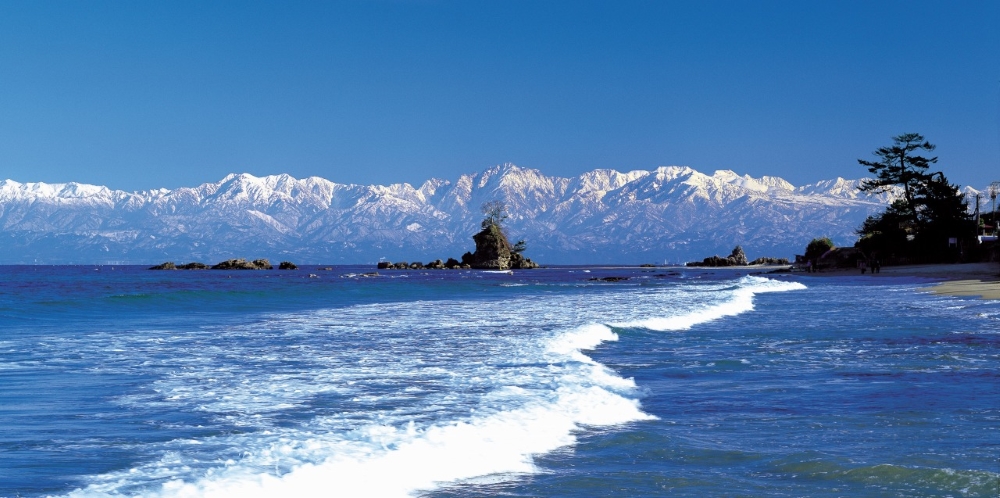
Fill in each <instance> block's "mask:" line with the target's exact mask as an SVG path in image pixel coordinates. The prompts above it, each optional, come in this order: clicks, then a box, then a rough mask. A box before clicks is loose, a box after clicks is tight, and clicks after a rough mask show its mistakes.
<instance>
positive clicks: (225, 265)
mask: <svg viewBox="0 0 1000 498" xmlns="http://www.w3.org/2000/svg"><path fill="white" fill-rule="evenodd" d="M273 268H274V267H273V266H271V262H270V261H268V260H266V259H255V260H253V261H247V260H245V259H243V258H240V259H227V260H225V261H223V262H221V263H219V264H217V265H214V266H212V269H213V270H271V269H273Z"/></svg>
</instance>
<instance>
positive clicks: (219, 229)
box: [0, 163, 892, 263]
mask: <svg viewBox="0 0 1000 498" xmlns="http://www.w3.org/2000/svg"><path fill="white" fill-rule="evenodd" d="M859 182H860V180H845V179H842V178H837V179H835V180H827V181H823V182H817V183H815V184H812V185H806V186H802V187H795V186H793V185H791V184H790V183H788V182H786V181H785V180H783V179H781V178H777V177H768V176H764V177H761V178H753V177H750V176H749V175H739V174H737V173H736V172H734V171H731V170H718V171H715V172H713V174H712V175H710V176H709V175H706V174H703V173H701V172H699V171H697V170H695V169H693V168H691V167H688V166H663V167H659V168H656V169H655V170H653V171H645V170H635V171H629V172H627V173H623V172H619V171H616V170H613V169H599V170H593V171H588V172H586V173H583V174H581V175H578V176H576V177H573V178H563V177H556V176H546V175H545V174H543V173H542V172H541V171H539V170H537V169H531V168H521V167H519V166H517V165H514V164H511V163H504V164H500V165H496V166H494V167H491V168H488V169H486V170H484V171H482V172H479V173H474V174H468V175H462V176H460V177H459V178H458V179H456V180H454V181H449V180H443V179H430V180H427V181H425V182H424V183H423V184H422V185H421V186H420V187H419V188H414V187H413V186H411V185H410V184H408V183H399V184H393V185H386V186H382V185H350V184H338V183H334V182H331V181H329V180H326V179H323V178H319V177H310V178H306V179H301V180H300V179H296V178H294V177H292V176H290V175H287V174H279V175H269V176H263V177H257V176H254V175H251V174H249V173H240V174H230V175H226V176H225V177H224V178H222V179H221V180H220V181H218V182H211V183H204V184H202V185H199V186H197V187H185V188H178V189H174V190H168V189H157V190H150V191H144V192H123V191H113V190H110V189H108V188H107V187H100V186H94V185H85V184H80V183H66V184H44V183H29V184H21V183H18V182H15V181H13V180H6V181H3V182H0V227H2V228H0V229H2V230H3V234H4V235H5V237H3V238H0V258H6V260H2V261H3V262H34V261H38V262H96V261H119V262H120V261H134V262H137V263H147V262H162V261H165V260H207V261H212V260H216V259H223V258H228V257H236V256H248V257H258V256H269V257H272V258H275V259H277V258H284V259H293V258H296V259H299V260H300V261H303V262H331V263H332V262H337V261H343V262H363V261H368V260H373V259H377V258H378V257H381V256H386V257H389V258H390V259H393V258H400V259H407V258H409V259H413V258H423V259H433V258H438V257H448V256H456V257H457V256H459V255H461V254H462V253H463V252H465V251H467V250H469V249H470V248H471V240H470V236H471V234H472V233H473V232H474V230H475V229H476V227H477V226H478V224H479V221H480V219H481V213H480V212H479V207H480V206H481V205H482V204H483V203H484V202H486V201H490V200H502V201H504V202H505V203H506V204H507V206H508V208H509V211H510V215H511V218H510V219H509V220H508V230H509V232H510V234H511V236H512V237H516V238H518V239H521V238H523V239H526V240H528V241H529V245H530V247H531V251H532V258H533V259H536V260H539V261H542V262H546V261H549V262H551V263H559V262H566V263H572V262H576V263H583V262H591V263H599V262H640V261H650V260H651V261H662V260H663V259H670V260H673V261H683V260H687V259H700V258H703V257H705V256H706V255H711V254H714V253H720V254H721V253H728V251H729V250H731V249H732V246H734V245H736V244H741V245H743V247H744V248H745V249H746V250H747V251H748V252H750V253H751V254H758V255H763V254H766V255H770V256H790V255H791V254H793V253H794V252H795V251H801V246H803V245H804V243H805V242H808V240H811V239H812V238H813V237H815V236H817V235H827V236H831V237H833V238H834V240H835V241H836V242H838V243H841V244H844V243H851V242H852V241H853V236H854V235H853V230H854V228H855V227H856V226H857V225H859V224H860V222H861V221H862V220H863V219H864V217H865V216H867V215H868V214H869V213H872V212H875V211H876V210H879V209H882V208H883V207H884V206H885V204H886V203H887V202H889V201H891V199H892V195H891V194H880V195H876V196H870V195H867V194H864V193H859V192H858V191H857V185H858V183H859Z"/></svg>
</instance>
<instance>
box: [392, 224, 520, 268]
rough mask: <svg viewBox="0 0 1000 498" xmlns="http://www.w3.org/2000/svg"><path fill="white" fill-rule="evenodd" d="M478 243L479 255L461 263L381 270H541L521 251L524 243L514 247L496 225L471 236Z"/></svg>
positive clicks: (436, 262)
mask: <svg viewBox="0 0 1000 498" xmlns="http://www.w3.org/2000/svg"><path fill="white" fill-rule="evenodd" d="M472 240H474V241H475V242H476V252H474V253H472V252H467V253H465V254H463V255H462V260H461V261H459V260H457V259H455V258H448V260H447V261H441V260H440V259H436V260H434V261H431V262H430V263H427V264H421V263H412V264H408V263H407V262H405V261H401V262H399V263H392V262H389V261H379V263H378V269H379V270H407V269H410V270H421V269H424V270H443V269H446V268H447V269H449V270H455V269H460V268H477V269H483V270H518V269H529V268H538V263H535V262H534V261H532V260H530V259H528V258H525V257H524V256H523V255H522V254H521V251H522V250H524V244H523V242H521V243H518V245H517V246H511V244H510V242H509V241H508V240H507V237H506V236H505V235H504V233H503V231H502V230H501V229H500V227H499V226H497V225H495V224H493V225H489V226H487V227H486V228H484V229H483V231H481V232H479V233H477V234H476V235H473V236H472Z"/></svg>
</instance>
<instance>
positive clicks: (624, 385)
mask: <svg viewBox="0 0 1000 498" xmlns="http://www.w3.org/2000/svg"><path fill="white" fill-rule="evenodd" d="M368 271H371V269H370V268H364V267H333V268H332V269H330V270H326V269H324V268H319V267H306V268H303V269H300V270H296V271H257V272H253V271H251V272H223V271H176V272H169V271H168V272H157V271H148V270H145V269H142V268H137V267H110V266H100V267H90V266H72V267H38V266H24V267H0V496H73V497H91V496H241V497H249V496H350V497H354V496H429V497H452V496H454V497H468V496H699V497H700V496H998V495H1000V430H998V429H1000V303H997V302H993V301H983V300H977V299H972V298H953V297H942V296H936V295H932V294H929V293H926V292H922V291H920V290H919V289H920V288H921V287H923V286H926V285H927V284H928V283H929V281H926V280H916V279H901V278H889V277H875V278H873V277H870V276H868V277H867V278H865V277H862V276H858V277H850V278H836V279H831V278H814V277H813V278H811V277H810V276H805V275H802V276H789V275H747V274H745V273H737V272H734V271H722V270H720V271H707V270H692V269H662V268H656V269H650V268H597V267H594V268H582V267H581V268H553V269H539V270H532V271H521V272H516V273H514V274H513V275H509V274H506V273H491V272H482V271H462V270H452V271H389V272H385V271H383V272H381V274H380V275H379V276H375V277H369V276H364V275H363V273H364V272H368ZM311 275H312V276H311ZM603 277H628V279H627V280H617V281H604V280H594V279H600V278H603Z"/></svg>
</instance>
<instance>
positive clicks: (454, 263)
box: [378, 258, 472, 270]
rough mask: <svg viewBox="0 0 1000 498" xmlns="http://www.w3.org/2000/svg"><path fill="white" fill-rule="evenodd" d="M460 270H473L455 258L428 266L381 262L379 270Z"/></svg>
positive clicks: (402, 262) (431, 263)
mask: <svg viewBox="0 0 1000 498" xmlns="http://www.w3.org/2000/svg"><path fill="white" fill-rule="evenodd" d="M458 268H472V267H471V266H469V265H463V264H462V263H459V262H458V260H456V259H455V258H448V261H441V260H440V259H435V260H434V261H431V262H430V263H427V264H426V265H425V264H423V263H420V262H414V263H407V262H406V261H400V262H398V263H393V262H390V261H379V263H378V269H379V270H445V269H448V270H454V269H458Z"/></svg>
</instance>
